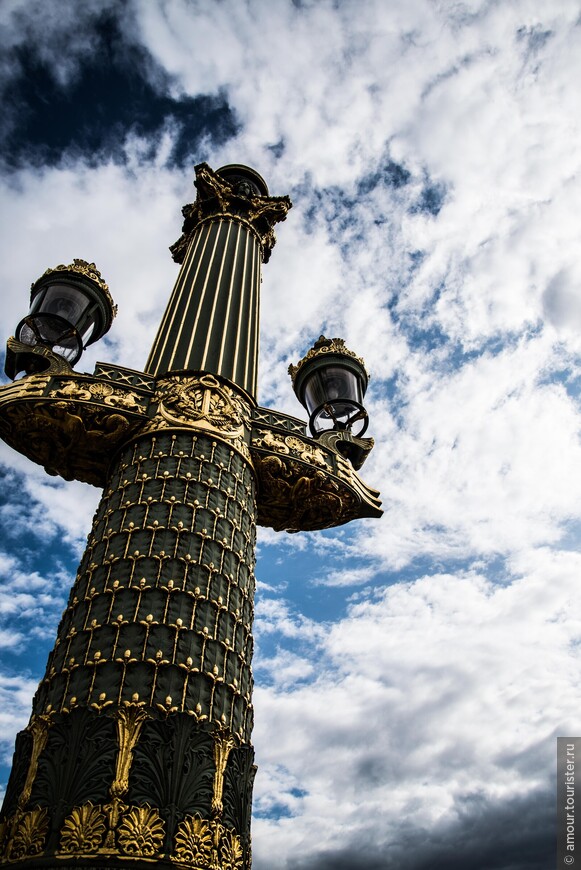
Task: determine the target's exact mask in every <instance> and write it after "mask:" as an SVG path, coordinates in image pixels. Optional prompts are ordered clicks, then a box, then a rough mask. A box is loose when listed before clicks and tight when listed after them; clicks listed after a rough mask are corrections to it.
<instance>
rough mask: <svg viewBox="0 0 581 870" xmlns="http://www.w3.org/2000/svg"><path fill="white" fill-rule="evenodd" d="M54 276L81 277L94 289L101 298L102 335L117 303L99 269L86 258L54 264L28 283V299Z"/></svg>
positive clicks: (31, 299) (32, 297)
mask: <svg viewBox="0 0 581 870" xmlns="http://www.w3.org/2000/svg"><path fill="white" fill-rule="evenodd" d="M55 278H57V279H58V278H72V279H76V278H81V279H83V278H84V279H85V280H87V281H88V282H90V284H91V285H92V286H93V289H96V290H97V292H98V293H99V296H100V298H101V302H102V305H103V313H104V314H105V318H104V324H103V330H102V333H101V334H102V335H104V334H105V333H106V332H107V331H108V330H109V328H110V326H111V323H112V322H113V318H114V317H115V316H116V314H117V305H116V304H115V302H114V301H113V297H112V296H111V292H110V290H109V285H108V284H107V283H106V282H105V280H104V278H103V276H102V275H101V273H100V271H99V270H98V269H97V267H96V265H95V264H94V263H88V262H87V261H86V260H81V259H78V258H76V259H74V260H73V262H72V263H69V264H68V266H65V265H63V264H62V263H61V264H60V265H59V266H54V267H53V268H51V269H47V270H46V272H44V274H42V275H41V276H40V278H37V280H36V281H34V282H33V283H32V284H31V285H30V301H31V303H32V301H33V300H34V297H35V296H36V294H37V292H38V290H39V289H40V288H41V287H44V286H45V285H46V284H48V283H51V282H53V281H54V280H55Z"/></svg>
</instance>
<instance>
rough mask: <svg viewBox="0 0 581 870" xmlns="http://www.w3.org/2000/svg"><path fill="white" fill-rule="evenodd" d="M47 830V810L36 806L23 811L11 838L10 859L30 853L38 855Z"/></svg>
mask: <svg viewBox="0 0 581 870" xmlns="http://www.w3.org/2000/svg"><path fill="white" fill-rule="evenodd" d="M47 831H48V810H47V809H46V808H42V809H41V808H40V807H36V808H35V809H34V810H31V811H30V812H28V813H25V814H24V815H23V816H22V818H21V819H20V821H19V822H18V827H17V829H16V832H15V834H14V837H13V839H12V845H11V848H10V859H12V860H15V859H16V860H18V859H20V858H27V857H29V856H31V855H40V853H41V852H42V850H43V849H44V841H45V839H46V834H47Z"/></svg>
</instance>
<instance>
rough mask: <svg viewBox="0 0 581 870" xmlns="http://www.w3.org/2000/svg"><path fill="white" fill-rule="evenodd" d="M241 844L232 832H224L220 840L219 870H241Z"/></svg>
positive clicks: (236, 835)
mask: <svg viewBox="0 0 581 870" xmlns="http://www.w3.org/2000/svg"><path fill="white" fill-rule="evenodd" d="M242 858H243V851H242V844H241V842H240V837H239V836H238V834H235V833H234V831H224V833H223V835H222V838H221V840H220V864H219V866H220V870H242Z"/></svg>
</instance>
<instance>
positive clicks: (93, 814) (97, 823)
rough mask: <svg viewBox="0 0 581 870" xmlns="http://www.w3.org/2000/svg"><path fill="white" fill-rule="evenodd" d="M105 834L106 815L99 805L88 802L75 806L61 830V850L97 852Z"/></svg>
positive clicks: (83, 852)
mask: <svg viewBox="0 0 581 870" xmlns="http://www.w3.org/2000/svg"><path fill="white" fill-rule="evenodd" d="M104 835H105V817H104V815H103V813H102V812H101V810H100V808H99V807H94V806H93V804H92V803H90V802H89V803H87V804H85V805H84V806H82V807H75V808H74V810H73V811H72V813H71V814H70V816H68V817H67V818H66V819H65V823H64V825H63V829H62V832H61V847H60V851H61V852H64V853H69V854H70V853H82V854H88V853H91V852H96V851H97V850H98V848H99V846H100V845H101V843H102V842H103V837H104Z"/></svg>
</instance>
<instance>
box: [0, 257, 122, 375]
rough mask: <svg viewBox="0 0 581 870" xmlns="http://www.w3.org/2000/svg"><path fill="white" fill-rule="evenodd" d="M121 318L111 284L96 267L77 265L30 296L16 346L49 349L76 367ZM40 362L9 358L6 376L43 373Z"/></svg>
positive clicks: (54, 273) (56, 273) (53, 274)
mask: <svg viewBox="0 0 581 870" xmlns="http://www.w3.org/2000/svg"><path fill="white" fill-rule="evenodd" d="M116 312H117V307H116V305H114V303H113V300H112V298H111V294H110V293H109V288H108V287H107V284H105V282H104V281H103V279H102V277H101V273H100V272H99V271H98V270H97V269H96V267H95V264H94V263H87V262H86V261H85V260H74V262H73V263H71V264H70V265H69V266H57V267H56V268H55V269H48V270H47V271H46V272H45V273H44V275H43V276H42V277H41V278H39V279H38V281H36V282H35V283H34V284H33V285H32V288H31V293H30V311H29V312H28V314H27V315H26V317H24V318H23V319H22V320H21V321H20V323H19V324H18V326H17V327H16V340H17V341H18V342H20V343H21V344H22V345H27V346H28V347H30V348H34V347H37V348H39V347H40V348H46V349H48V350H50V351H51V352H52V353H54V354H57V355H58V356H59V357H62V358H63V359H64V360H66V361H67V362H68V363H69V365H70V366H71V367H72V366H73V365H74V364H75V363H76V362H78V360H79V359H80V356H81V354H82V352H83V350H84V349H85V348H86V347H87V346H88V345H89V344H92V343H93V342H94V341H97V340H98V339H99V338H101V337H102V336H103V335H105V333H106V332H107V331H108V329H109V327H110V326H111V323H112V320H113V318H114V316H115V314H116ZM38 365H39V360H38V359H35V358H34V355H33V354H27V353H26V352H17V353H14V352H12V351H9V352H8V353H7V355H6V369H5V370H6V374H7V375H8V376H9V377H11V378H14V377H16V375H17V374H18V373H19V372H21V371H25V372H26V373H27V374H30V373H32V372H33V371H38Z"/></svg>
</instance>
